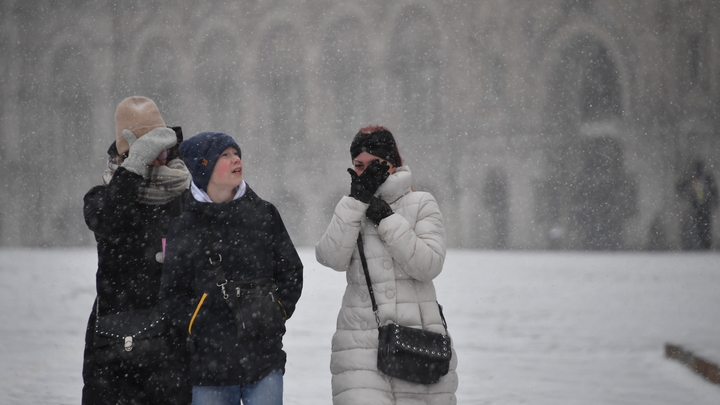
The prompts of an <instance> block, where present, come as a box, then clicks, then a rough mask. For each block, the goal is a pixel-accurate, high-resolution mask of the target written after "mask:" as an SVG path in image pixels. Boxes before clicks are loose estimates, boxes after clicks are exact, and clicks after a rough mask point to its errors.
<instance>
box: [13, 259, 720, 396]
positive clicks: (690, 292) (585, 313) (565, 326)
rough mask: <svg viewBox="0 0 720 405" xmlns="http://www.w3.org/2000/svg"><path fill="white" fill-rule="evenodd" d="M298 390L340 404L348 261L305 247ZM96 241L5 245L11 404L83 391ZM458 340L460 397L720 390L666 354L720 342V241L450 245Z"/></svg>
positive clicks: (295, 344) (289, 381)
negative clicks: (324, 258)
mask: <svg viewBox="0 0 720 405" xmlns="http://www.w3.org/2000/svg"><path fill="white" fill-rule="evenodd" d="M300 253H301V257H302V260H303V263H304V264H305V287H304V291H303V296H302V298H301V299H300V302H299V303H298V307H297V311H296V313H295V315H294V316H293V318H292V319H291V320H290V321H289V322H288V333H287V335H286V337H285V347H286V350H287V352H288V364H287V372H286V374H285V393H284V398H285V403H286V404H290V405H293V404H308V405H309V404H313V405H317V404H331V403H332V399H331V391H330V372H329V361H330V339H331V336H332V334H333V332H334V329H335V317H336V314H337V312H338V309H339V305H340V299H341V295H342V293H343V290H344V286H345V278H344V274H342V273H336V272H334V271H333V270H330V269H328V268H325V267H322V266H320V265H319V264H317V262H316V261H315V259H314V252H313V251H312V249H301V250H300ZM95 267H96V256H95V251H94V250H87V249H80V250H7V249H6V250H0V292H1V293H0V365H2V367H0V404H7V405H20V404H34V405H43V404H53V405H55V404H78V403H80V392H81V388H82V378H81V368H82V351H83V339H84V333H85V326H86V322H87V317H88V315H89V313H90V308H91V306H92V302H93V299H94V295H95V293H94V283H95ZM436 287H437V291H438V297H439V300H440V302H441V304H443V306H444V308H445V311H444V312H445V315H446V317H447V321H448V324H449V325H448V326H449V329H450V332H451V334H452V336H453V338H454V343H455V348H456V351H457V354H458V359H459V365H458V373H459V376H460V387H459V389H458V392H457V397H458V404H539V405H543V404H553V405H558V404H568V405H569V404H572V405H585V404H586V405H597V404H653V405H658V404H668V405H670V404H672V405H677V404H720V386H717V385H713V384H710V383H708V382H706V381H705V380H703V379H702V378H701V377H699V376H697V375H696V374H694V373H692V372H691V371H690V370H689V369H687V368H686V367H684V366H683V365H681V364H679V363H678V362H676V361H671V360H668V359H666V358H665V357H664V352H663V346H664V344H665V343H666V342H673V343H678V344H684V345H688V346H690V347H693V348H695V349H697V350H700V351H707V352H709V353H718V352H720V350H718V349H720V322H718V319H720V317H719V315H720V293H719V292H718V287H720V255H718V254H717V253H698V254H689V253H612V254H597V253H550V252H489V251H461V250H451V251H449V252H448V255H447V260H446V265H445V269H444V271H443V273H442V274H441V275H440V276H439V277H438V278H437V279H436Z"/></svg>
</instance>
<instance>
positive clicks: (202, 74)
mask: <svg viewBox="0 0 720 405" xmlns="http://www.w3.org/2000/svg"><path fill="white" fill-rule="evenodd" d="M238 61H239V50H238V49H237V45H236V44H235V40H234V39H233V38H232V36H230V35H229V34H228V33H227V32H223V31H215V32H212V33H211V34H210V35H208V36H207V37H206V38H205V39H203V41H202V43H201V45H200V51H199V52H198V54H197V57H196V59H195V86H196V89H197V90H198V93H199V94H201V95H202V98H203V101H204V103H205V106H206V109H207V111H208V116H207V119H208V120H209V122H207V123H205V124H206V125H209V127H212V128H217V130H218V131H224V132H227V133H230V134H233V135H235V134H237V132H238V128H237V125H238V115H239V113H240V111H239V108H240V106H239V100H238V99H239V97H238V87H237V84H236V81H235V75H236V73H237V70H238V69H239V66H240V65H239V63H238Z"/></svg>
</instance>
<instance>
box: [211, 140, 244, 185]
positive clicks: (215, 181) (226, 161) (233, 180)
mask: <svg viewBox="0 0 720 405" xmlns="http://www.w3.org/2000/svg"><path fill="white" fill-rule="evenodd" d="M242 181H243V177H242V161H241V160H240V156H239V155H238V151H237V149H235V148H233V147H232V146H231V147H229V148H227V149H225V150H224V151H223V153H221V154H220V157H219V158H218V160H217V162H215V168H214V169H213V172H212V175H211V176H210V184H212V185H214V186H215V187H218V188H221V189H222V188H235V187H237V186H239V185H240V184H241V183H242Z"/></svg>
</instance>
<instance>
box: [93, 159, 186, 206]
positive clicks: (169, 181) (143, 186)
mask: <svg viewBox="0 0 720 405" xmlns="http://www.w3.org/2000/svg"><path fill="white" fill-rule="evenodd" d="M120 164H121V162H120V161H119V159H113V158H108V168H107V169H105V172H104V173H103V176H102V179H103V184H104V185H108V183H110V180H112V178H113V176H114V175H115V171H116V170H117V169H118V167H120ZM191 181H192V178H191V176H190V171H188V169H187V167H185V163H183V161H182V159H173V160H170V161H168V162H167V164H165V165H162V166H149V167H148V174H147V177H145V178H143V179H142V182H141V183H140V186H138V200H139V201H140V203H141V204H146V205H163V204H167V203H169V202H170V201H172V200H174V199H175V198H177V197H178V196H179V195H180V194H182V193H183V191H185V190H186V189H187V188H188V187H190V182H191Z"/></svg>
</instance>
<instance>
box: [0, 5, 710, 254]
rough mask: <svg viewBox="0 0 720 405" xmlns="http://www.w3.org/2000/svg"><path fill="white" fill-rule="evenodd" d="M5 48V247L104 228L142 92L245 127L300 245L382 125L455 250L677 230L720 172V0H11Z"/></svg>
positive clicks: (260, 181) (673, 236)
mask: <svg viewBox="0 0 720 405" xmlns="http://www.w3.org/2000/svg"><path fill="white" fill-rule="evenodd" d="M0 51H1V52H2V55H3V57H2V58H0V77H2V81H1V82H0V170H1V171H0V185H1V186H2V188H3V191H2V193H0V206H2V211H1V212H0V246H87V245H90V244H92V243H93V241H92V235H91V234H90V232H89V231H87V229H86V227H85V225H84V222H83V218H82V196H83V195H84V193H85V192H86V191H87V190H88V189H89V188H90V187H92V186H93V185H96V184H99V183H100V176H101V174H102V171H103V169H104V167H105V164H106V161H105V156H106V153H105V151H106V150H107V148H108V146H109V145H110V143H111V142H112V141H113V139H114V115H113V114H114V110H115V106H116V105H117V103H118V102H119V101H120V100H122V99H123V98H124V97H127V96H130V95H144V96H148V97H151V98H153V99H154V100H155V101H156V102H157V103H158V105H159V107H160V109H161V111H162V113H163V116H164V117H165V119H166V122H167V123H168V124H169V125H181V126H182V127H183V129H184V132H185V136H186V137H188V136H191V135H193V134H195V133H198V132H201V131H206V130H215V131H224V132H227V133H229V134H231V135H233V136H234V137H235V139H236V140H237V141H238V142H239V144H240V145H241V147H242V149H243V151H242V152H243V162H244V168H245V179H246V180H247V181H248V183H249V184H250V185H251V187H253V188H254V189H255V190H256V191H257V192H258V194H259V195H261V196H262V197H264V198H266V199H268V200H270V201H273V202H274V203H276V205H277V206H278V207H279V209H280V211H281V213H282V215H283V218H284V219H285V222H286V225H287V226H288V228H289V229H290V232H291V234H292V236H293V239H294V240H295V241H296V243H297V244H298V245H302V246H310V245H313V244H314V243H315V241H316V240H317V239H318V238H319V236H320V234H321V233H322V232H323V231H324V229H325V226H326V225H327V223H328V221H329V220H330V216H331V215H332V210H333V208H334V205H335V203H336V202H337V200H338V199H339V197H340V196H341V195H342V194H345V193H347V192H348V190H349V176H348V175H347V173H346V172H345V169H346V168H347V167H349V165H350V155H349V144H350V141H351V139H352V136H353V135H354V134H355V132H357V129H358V128H360V127H361V126H364V125H366V124H369V123H380V124H383V125H385V126H387V127H389V128H390V129H391V130H392V131H393V133H394V134H395V135H396V137H397V139H398V143H399V146H400V151H401V154H402V155H403V158H404V159H405V161H406V163H407V164H408V165H409V167H410V168H411V169H412V171H413V173H414V177H415V188H416V189H420V190H428V191H431V192H432V193H433V194H434V195H435V196H436V198H437V199H438V201H439V203H440V206H441V209H442V211H443V212H444V215H445V220H446V226H447V228H448V235H449V244H450V246H452V247H458V248H514V249H547V248H560V249H610V250H613V249H643V248H648V247H649V246H651V247H652V248H661V249H662V248H667V249H673V248H679V246H680V244H679V243H680V242H679V229H680V228H681V225H682V221H683V218H684V216H683V214H684V211H685V210H686V209H687V207H685V205H684V201H683V200H682V199H681V198H680V197H679V196H678V194H677V191H676V189H675V187H674V185H675V182H676V179H677V178H678V177H680V176H682V175H683V174H684V171H685V170H686V169H687V168H688V166H689V164H690V162H691V161H692V160H693V159H702V160H703V161H704V162H705V163H706V167H707V168H708V170H709V171H711V172H714V173H715V174H716V176H718V175H720V108H719V107H720V6H719V5H718V3H717V2H715V1H714V0H646V1H642V2H627V1H623V0H595V1H593V0H534V1H520V0H488V1H444V0H443V1H441V0H401V1H393V2H387V1H385V0H370V1H363V2H355V1H340V0H313V1H309V0H290V1H288V0H285V1H279V0H278V1H271V0H263V1H260V0H247V1H220V0H207V1H203V2H191V1H177V2H161V1H139V0H126V1H112V0H72V1H57V0H32V1H27V0H6V1H3V2H2V3H0ZM488 194H495V195H488ZM718 216H720V214H719V213H716V215H715V222H716V224H717V223H720V219H718V218H717V217H718ZM718 228H720V226H715V227H714V233H715V235H716V238H715V239H716V240H717V239H718V237H717V235H718V232H717V230H718ZM658 241H659V242H658ZM717 245H718V243H717V242H716V246H717Z"/></svg>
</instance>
